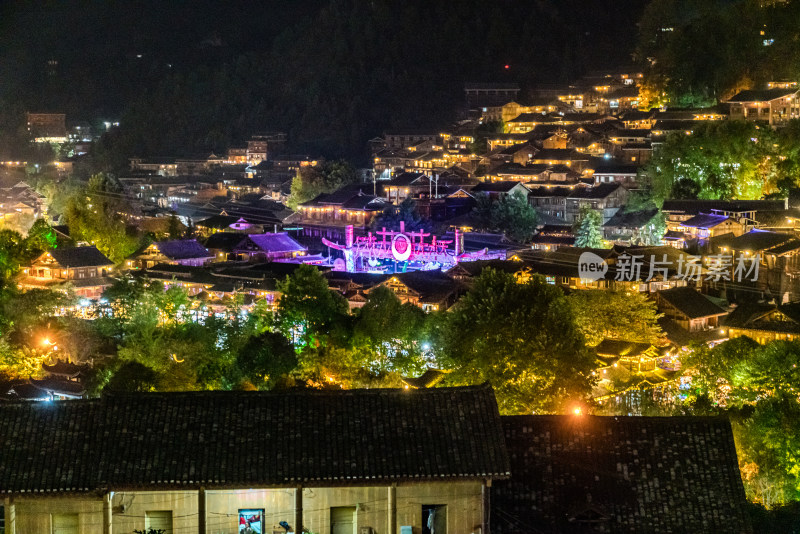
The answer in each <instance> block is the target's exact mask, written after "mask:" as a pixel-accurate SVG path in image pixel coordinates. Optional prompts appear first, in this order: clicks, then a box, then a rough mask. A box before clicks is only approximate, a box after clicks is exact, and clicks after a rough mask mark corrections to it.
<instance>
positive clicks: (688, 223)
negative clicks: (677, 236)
mask: <svg viewBox="0 0 800 534" xmlns="http://www.w3.org/2000/svg"><path fill="white" fill-rule="evenodd" d="M728 219H729V217H728V216H726V215H716V214H713V213H700V214H698V215H695V216H694V217H692V218H691V219H687V220H685V221H683V222H682V223H681V226H685V227H687V228H705V229H708V228H714V227H715V226H718V225H720V224H722V223H724V222H725V221H727V220H728Z"/></svg>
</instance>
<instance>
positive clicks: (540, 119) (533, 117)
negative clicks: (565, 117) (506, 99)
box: [508, 113, 560, 123]
mask: <svg viewBox="0 0 800 534" xmlns="http://www.w3.org/2000/svg"><path fill="white" fill-rule="evenodd" d="M559 120H560V117H559V118H556V117H553V116H551V115H545V114H543V113H520V114H519V115H517V116H516V117H514V118H513V119H511V120H510V121H508V122H509V123H517V122H520V123H526V122H537V123H544V122H559Z"/></svg>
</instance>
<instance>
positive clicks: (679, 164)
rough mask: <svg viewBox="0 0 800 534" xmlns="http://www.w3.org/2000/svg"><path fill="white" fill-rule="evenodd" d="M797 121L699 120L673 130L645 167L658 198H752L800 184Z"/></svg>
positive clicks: (799, 136) (799, 122) (778, 192)
mask: <svg viewBox="0 0 800 534" xmlns="http://www.w3.org/2000/svg"><path fill="white" fill-rule="evenodd" d="M798 146H800V121H797V120H793V121H790V122H789V123H788V124H787V125H786V126H785V127H784V128H781V129H780V130H777V131H773V130H772V129H770V128H768V127H765V126H759V125H757V124H754V123H752V122H744V121H722V122H719V123H712V122H709V123H704V124H699V125H698V126H697V127H696V128H695V129H694V132H693V133H692V134H691V135H686V134H685V133H674V134H671V135H670V136H668V137H667V141H666V143H665V144H664V146H662V147H661V148H660V149H659V151H658V152H657V153H656V154H655V155H654V157H653V159H652V160H651V161H650V162H649V163H648V164H647V166H646V167H645V169H644V178H645V180H646V181H647V182H648V183H649V184H650V185H651V186H652V190H653V195H654V196H655V197H656V198H657V199H664V198H708V199H716V198H721V199H729V198H741V199H754V198H761V197H762V196H763V195H767V194H774V193H777V194H779V195H784V196H785V195H786V194H787V193H788V191H789V190H790V189H792V188H795V187H797V186H798V184H800V149H798V148H797V147H798Z"/></svg>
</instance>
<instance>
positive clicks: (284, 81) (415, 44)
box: [0, 0, 646, 164]
mask: <svg viewBox="0 0 800 534" xmlns="http://www.w3.org/2000/svg"><path fill="white" fill-rule="evenodd" d="M645 3H646V2H645V0H625V1H622V2H619V1H617V2H614V1H611V0H602V1H597V2H592V3H591V6H587V4H586V3H585V2H583V1H581V0H564V1H558V2H556V1H544V0H541V1H535V2H531V1H523V0H505V1H501V2H482V1H479V0H463V1H459V2H427V1H423V0H410V1H399V0H371V1H370V0H330V1H328V2H322V1H318V2H313V1H312V2H300V3H297V2H283V1H281V2H265V3H263V4H264V5H261V6H257V7H252V5H251V4H250V3H248V4H247V6H245V5H244V4H243V3H236V2H234V3H224V4H223V3H218V4H212V3H208V2H200V3H183V2H179V3H170V4H169V5H163V3H155V2H144V3H137V4H136V5H135V6H134V5H128V4H118V3H115V4H113V7H110V4H109V5H107V4H105V3H100V2H98V3H96V4H94V3H92V4H89V6H88V7H87V5H86V4H83V3H81V4H80V5H78V3H77V2H74V3H73V2H62V3H59V4H58V9H53V8H52V5H48V7H47V8H46V9H45V8H41V9H37V8H31V7H29V6H28V5H27V4H24V5H23V4H22V3H19V4H17V5H14V4H12V5H10V6H8V7H6V8H5V9H6V11H5V13H3V15H4V16H2V17H0V19H1V20H2V22H0V24H2V28H0V50H2V51H3V52H0V73H10V72H13V73H14V76H6V75H5V74H4V75H2V76H0V79H2V80H3V81H2V82H0V101H1V103H2V104H3V105H2V106H0V109H2V110H4V111H3V112H2V113H3V114H6V115H8V114H13V116H14V117H18V119H17V121H19V120H21V118H20V117H21V113H22V112H23V111H24V110H25V109H44V110H60V111H65V112H66V113H67V114H68V118H70V119H95V118H98V117H109V118H120V119H121V123H122V126H121V127H120V129H119V130H118V131H117V132H116V134H115V135H113V136H110V138H109V139H106V140H105V141H104V143H103V144H102V145H101V147H100V148H101V150H100V151H99V156H100V161H101V163H103V164H107V163H108V164H119V163H120V162H121V160H122V159H123V157H127V156H128V155H130V154H131V153H137V154H142V155H151V156H152V155H165V154H168V155H188V154H192V153H198V152H207V151H212V150H213V151H220V150H223V149H225V148H226V147H227V146H229V145H230V144H233V143H241V142H243V141H244V140H245V139H246V138H247V137H248V136H249V135H250V134H251V133H253V132H257V131H263V130H275V129H279V130H283V131H287V132H288V133H289V135H290V142H291V144H292V145H293V146H292V148H296V149H299V150H307V151H311V152H320V153H322V154H323V155H328V156H332V155H344V156H349V157H359V156H363V152H364V150H365V142H366V140H367V139H369V138H371V137H373V136H375V135H379V134H380V133H381V132H382V131H383V130H384V129H385V128H393V127H425V126H433V125H436V126H438V127H441V125H442V123H443V122H444V123H445V124H446V123H447V121H449V120H452V119H454V118H455V117H456V111H457V109H455V108H456V107H457V105H458V104H459V103H460V102H461V101H462V99H463V92H462V91H463V83H464V82H466V81H516V82H519V83H521V84H522V85H523V86H524V87H529V86H530V85H531V84H535V83H550V82H566V81H571V80H573V79H574V78H575V77H576V76H579V75H581V74H583V73H585V72H586V71H588V70H592V69H597V68H603V67H609V66H614V65H618V64H625V63H628V62H629V61H630V53H631V52H632V48H633V40H634V38H635V35H636V21H637V20H638V19H639V17H640V16H641V13H642V10H643V8H644V5H645ZM620 29H623V30H622V31H621V30H620ZM139 55H141V56H142V57H138V56H139ZM51 60H55V61H57V62H58V63H57V64H56V65H51V64H49V63H48V62H49V61H51ZM506 65H508V68H506ZM13 126H14V123H13V121H12V120H9V119H8V118H7V117H5V118H3V120H2V121H0V128H4V129H5V130H6V132H7V131H8V130H12V131H13ZM17 126H19V122H17Z"/></svg>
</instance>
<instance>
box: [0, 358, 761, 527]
mask: <svg viewBox="0 0 800 534" xmlns="http://www.w3.org/2000/svg"><path fill="white" fill-rule="evenodd" d="M430 374H431V373H430V372H429V373H426V375H423V377H421V378H424V377H425V376H427V375H430ZM423 382H425V381H423ZM406 383H407V384H409V385H410V386H411V388H410V389H372V390H350V391H318V390H293V391H287V392H281V393H262V392H208V391H206V392H191V393H148V394H130V395H120V396H109V397H105V398H102V399H94V400H82V401H61V402H41V403H35V402H7V403H2V404H0V426H1V427H2V428H3V429H4V431H3V432H2V433H0V450H2V451H3V454H0V512H2V515H0V518H3V519H4V527H5V532H4V534H29V533H37V534H38V533H58V534H90V533H92V534H93V533H98V534H99V533H103V534H111V533H112V532H116V533H128V532H133V531H134V530H142V529H150V528H152V529H163V531H164V532H165V534H177V533H183V532H198V533H212V532H213V533H218V532H227V533H230V532H243V531H244V532H259V533H263V532H273V533H274V532H297V531H299V528H298V526H299V525H302V526H303V527H304V528H305V529H306V530H307V531H308V532H313V533H317V534H355V533H358V534H367V533H369V534H407V533H412V534H448V533H449V534H477V533H481V534H485V533H488V532H490V530H491V531H492V532H494V533H496V534H516V533H520V534H521V533H525V534H528V533H531V532H548V533H550V532H553V533H556V532H558V533H564V532H567V533H570V532H575V533H578V532H580V533H584V532H626V533H627V532H719V533H748V532H751V531H750V527H749V524H748V522H747V520H746V517H745V512H744V504H745V500H744V490H743V487H742V482H741V479H740V477H739V471H738V466H737V462H736V451H735V449H734V444H733V437H732V434H731V428H730V424H729V423H728V422H727V421H726V420H724V419H719V418H703V417H672V418H666V417H665V418H644V417H589V416H513V417H500V415H499V414H498V410H497V403H496V401H495V398H494V393H493V391H492V389H491V387H490V386H488V385H486V384H485V385H481V386H470V387H457V388H428V389H425V388H424V386H425V385H430V383H431V382H425V383H424V384H423V383H422V382H420V383H417V382H414V381H411V382H409V381H406ZM416 387H422V388H423V389H415V388H416ZM0 525H3V523H0ZM248 526H249V527H250V529H251V530H249V531H248V530H247V527H248Z"/></svg>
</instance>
